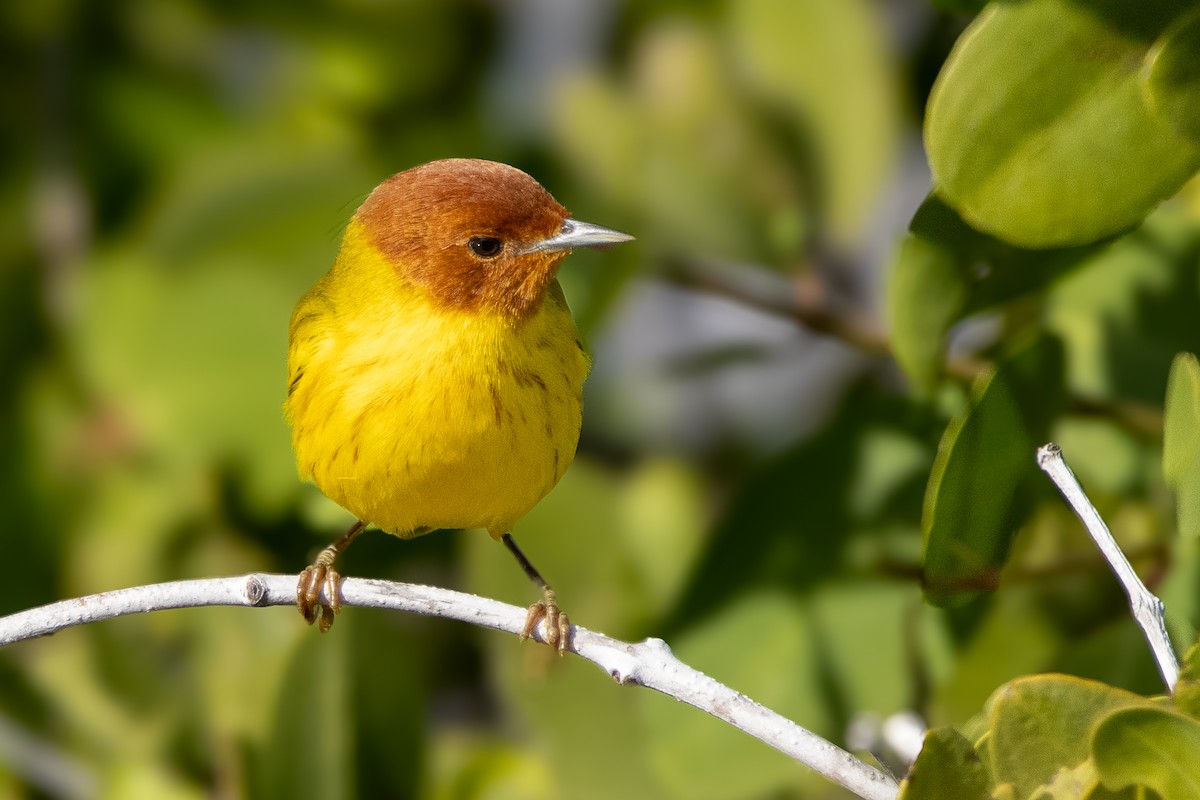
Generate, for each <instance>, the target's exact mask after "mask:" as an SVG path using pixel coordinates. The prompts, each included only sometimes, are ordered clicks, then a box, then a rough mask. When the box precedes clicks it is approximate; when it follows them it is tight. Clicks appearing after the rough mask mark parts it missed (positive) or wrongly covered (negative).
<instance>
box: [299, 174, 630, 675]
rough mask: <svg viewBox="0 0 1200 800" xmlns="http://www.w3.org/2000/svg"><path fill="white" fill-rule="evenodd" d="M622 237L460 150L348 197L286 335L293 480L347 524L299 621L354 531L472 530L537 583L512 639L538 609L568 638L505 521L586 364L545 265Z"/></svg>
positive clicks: (551, 441)
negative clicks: (360, 197)
mask: <svg viewBox="0 0 1200 800" xmlns="http://www.w3.org/2000/svg"><path fill="white" fill-rule="evenodd" d="M632 238H633V237H632V236H629V235H627V234H624V233H620V232H618V231H614V230H610V229H608V228H602V227H600V226H599V225H592V224H590V223H586V222H580V221H578V220H575V219H573V218H571V216H570V215H569V214H568V213H567V210H566V209H565V208H563V207H562V206H561V205H559V204H558V203H557V202H556V201H555V200H554V198H553V197H551V196H550V193H549V192H547V191H546V190H545V189H543V188H542V187H541V185H539V184H538V182H537V181H535V180H534V179H533V178H531V177H530V176H529V175H526V174H525V173H524V172H522V171H520V170H518V169H515V168H514V167H510V166H507V165H505V164H498V163H496V162H492V161H481V160H475V159H448V160H445V161H434V162H432V163H429V164H425V165H422V166H419V167H414V168H413V169H409V170H406V171H404V172H401V173H399V174H397V175H393V176H392V177H391V178H389V179H388V180H386V181H384V182H383V183H382V184H380V185H379V186H378V187H376V189H375V190H374V191H373V192H372V193H371V195H370V196H369V197H368V198H367V199H366V201H365V202H364V203H363V204H362V206H360V207H359V209H358V210H357V211H356V212H355V214H354V217H353V219H351V220H350V223H349V226H348V227H347V229H346V232H345V235H344V237H343V239H342V246H341V250H340V251H339V253H338V256H337V260H336V261H335V262H334V264H333V267H332V269H330V270H329V272H328V273H326V274H325V275H324V276H323V277H322V278H321V279H320V280H318V281H317V283H316V285H315V286H313V288H312V289H310V290H309V291H308V293H307V294H305V295H304V297H302V298H301V299H300V302H299V303H298V304H297V305H296V309H295V311H294V312H293V313H292V319H291V328H290V336H289V345H288V381H289V383H288V397H287V403H286V405H285V412H286V415H287V418H288V421H289V423H290V424H291V427H292V447H293V449H294V450H295V453H296V462H297V465H298V467H299V470H300V475H301V477H302V478H304V479H309V480H312V481H313V482H314V483H316V485H317V486H318V487H319V488H320V489H321V491H322V492H324V493H325V495H326V496H328V497H329V498H330V499H332V500H333V501H334V502H336V503H338V504H339V505H341V506H342V507H344V508H345V509H347V510H348V511H350V512H351V513H352V514H354V516H355V517H357V518H358V520H359V521H358V522H357V523H355V525H354V526H352V527H351V529H350V530H349V531H348V532H347V533H346V534H345V535H344V536H343V537H342V538H341V539H339V540H338V541H336V542H334V543H333V544H331V545H330V546H329V547H327V548H325V550H323V551H322V552H321V554H320V555H319V556H318V557H317V559H316V561H315V562H314V563H313V564H312V566H310V567H308V568H307V569H306V570H304V572H302V573H301V574H300V580H299V584H298V586H297V590H296V604H297V606H298V607H299V609H300V612H301V613H302V614H303V615H304V618H305V619H306V620H307V621H308V622H309V623H310V624H311V623H312V622H313V621H315V620H318V619H319V620H320V624H319V627H320V629H321V630H322V631H324V630H328V628H329V626H330V625H331V624H332V623H333V618H334V614H335V613H337V611H338V609H339V604H340V599H339V595H338V586H337V584H338V580H339V576H338V574H337V573H336V572H335V571H334V570H333V569H332V564H333V561H334V559H335V558H336V557H337V555H338V554H339V553H340V552H341V551H342V550H344V549H345V548H346V546H347V545H349V544H350V542H351V541H352V540H353V539H354V538H355V537H356V536H358V534H359V533H361V532H362V530H363V529H364V528H366V527H367V526H368V525H375V526H377V527H379V528H381V529H383V530H384V531H387V532H388V533H391V534H394V535H396V536H399V537H400V538H403V539H408V538H412V537H415V536H420V535H421V534H424V533H428V532H430V531H433V530H437V529H439V528H483V529H486V530H487V531H488V532H489V533H490V534H491V535H492V537H493V538H496V539H499V540H501V541H503V542H504V544H505V545H506V546H507V547H508V549H509V550H511V551H512V553H513V555H514V556H516V558H517V560H518V562H519V563H520V564H521V567H522V568H523V569H524V570H525V572H526V574H527V575H528V576H529V577H530V578H531V579H532V580H533V581H534V583H536V584H537V586H538V587H539V588H540V589H541V590H542V599H541V600H539V601H538V602H536V603H534V604H533V605H531V606H530V607H529V614H528V617H527V620H526V624H525V628H524V632H523V638H527V637H528V636H529V635H530V633H531V632H532V631H533V630H534V628H535V627H536V626H537V625H538V623H539V622H540V621H541V620H543V619H545V621H546V639H547V641H548V642H549V643H550V645H551V646H554V647H557V648H558V649H559V651H560V652H562V651H563V650H565V649H566V648H567V646H568V640H569V636H570V626H569V622H568V620H567V616H566V614H564V613H561V612H560V610H559V608H558V605H557V599H556V597H555V593H554V591H553V589H551V588H550V586H549V584H547V583H546V581H545V580H543V579H542V577H541V575H540V574H538V572H537V570H536V569H535V568H534V567H533V565H532V564H530V562H529V560H528V559H526V558H525V556H524V555H523V554H522V553H521V551H520V549H518V548H517V545H516V543H515V542H514V541H513V539H512V535H511V533H510V531H511V530H512V527H513V524H514V523H515V522H516V521H517V520H518V519H520V518H521V517H522V516H524V515H525V514H526V513H527V512H528V511H529V510H530V509H531V508H533V507H534V506H535V505H536V504H537V503H538V501H540V500H541V499H542V498H543V497H545V496H546V494H547V493H548V492H549V491H550V490H551V489H552V488H554V485H555V484H556V483H558V481H559V479H560V478H562V476H563V473H564V472H565V471H566V469H567V467H568V466H569V465H570V464H571V461H572V460H573V459H574V458H575V448H576V445H577V444H578V442H579V428H580V424H581V420H582V409H583V401H582V387H583V381H584V378H585V377H586V376H587V372H588V368H589V366H590V361H589V358H588V356H587V354H586V353H585V352H584V350H583V347H582V345H581V344H580V342H579V337H578V334H577V333H576V330H575V323H574V321H573V320H572V318H571V313H570V311H569V310H568V308H567V303H566V300H565V298H564V297H563V292H562V289H561V287H560V286H559V284H558V281H557V280H556V278H555V274H556V272H557V271H558V266H559V264H560V263H561V262H562V260H563V258H564V257H566V256H567V255H568V254H569V253H570V252H571V250H572V249H574V248H576V247H594V246H603V245H611V244H616V243H618V242H625V241H629V240H631V239H632ZM322 588H324V589H325V598H326V599H325V602H324V603H321V602H320V595H321V590H322Z"/></svg>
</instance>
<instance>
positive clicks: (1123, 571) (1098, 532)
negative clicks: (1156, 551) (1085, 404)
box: [1037, 442, 1179, 692]
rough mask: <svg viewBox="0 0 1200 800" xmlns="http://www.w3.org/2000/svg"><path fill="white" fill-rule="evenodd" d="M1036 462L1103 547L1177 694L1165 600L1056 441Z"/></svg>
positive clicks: (1175, 664)
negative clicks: (1111, 527) (1125, 549)
mask: <svg viewBox="0 0 1200 800" xmlns="http://www.w3.org/2000/svg"><path fill="white" fill-rule="evenodd" d="M1037 460H1038V466H1039V467H1041V468H1042V471H1043V472H1045V473H1046V474H1047V475H1049V476H1050V480H1052V481H1054V485H1055V486H1057V487H1058V490H1059V491H1060V492H1062V494H1063V497H1065V498H1066V499H1067V502H1068V503H1070V504H1071V508H1073V509H1074V510H1075V514H1076V515H1077V516H1078V517H1079V519H1080V520H1081V521H1082V522H1083V525H1084V527H1085V528H1087V530H1088V533H1090V534H1091V536H1092V539H1094V540H1095V542H1096V546H1097V547H1099V548H1100V552H1101V553H1103V554H1104V558H1105V559H1107V561H1108V563H1109V565H1110V566H1111V567H1112V570H1113V572H1114V573H1116V575H1117V580H1118V581H1120V582H1121V586H1122V587H1124V589H1125V594H1127V595H1129V608H1130V610H1132V611H1133V618H1134V620H1136V621H1137V624H1138V625H1139V626H1141V628H1142V632H1143V633H1144V634H1145V636H1146V641H1147V642H1148V643H1149V644H1150V650H1151V651H1152V652H1153V653H1154V660H1155V661H1156V662H1158V671H1159V672H1160V673H1162V677H1163V681H1164V682H1166V684H1167V691H1169V692H1174V691H1175V683H1176V681H1178V680H1179V661H1178V660H1177V659H1176V658H1175V651H1174V650H1173V649H1172V648H1171V639H1170V637H1168V635H1167V623H1166V616H1165V614H1164V610H1163V604H1162V601H1161V600H1159V599H1158V598H1157V597H1155V596H1154V594H1153V593H1152V592H1151V591H1150V590H1149V589H1147V588H1146V585H1145V584H1144V583H1142V581H1141V579H1140V578H1138V576H1137V573H1136V572H1134V571H1133V566H1132V565H1130V563H1129V559H1128V558H1126V557H1125V553H1123V552H1122V551H1121V548H1120V547H1119V546H1118V545H1117V542H1116V540H1115V539H1113V535H1112V533H1111V532H1110V531H1109V530H1108V526H1107V525H1105V524H1104V520H1102V519H1101V518H1100V513H1099V512H1098V511H1096V507H1095V506H1093V505H1092V503H1091V501H1090V500H1088V498H1087V495H1086V494H1084V491H1083V487H1082V486H1080V485H1079V480H1078V479H1077V478H1076V477H1075V473H1073V472H1072V471H1071V468H1070V467H1069V466H1067V462H1066V461H1065V460H1064V459H1063V455H1062V448H1060V447H1059V446H1058V445H1056V444H1054V443H1053V442H1051V443H1050V444H1045V445H1042V446H1041V447H1039V448H1038V451H1037Z"/></svg>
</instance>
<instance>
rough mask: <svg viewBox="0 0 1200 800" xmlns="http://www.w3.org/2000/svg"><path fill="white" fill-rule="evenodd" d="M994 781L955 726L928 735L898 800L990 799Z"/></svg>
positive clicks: (905, 780)
mask: <svg viewBox="0 0 1200 800" xmlns="http://www.w3.org/2000/svg"><path fill="white" fill-rule="evenodd" d="M990 787H991V781H990V780H989V778H988V773H987V768H986V767H984V765H983V762H981V761H980V760H979V756H978V755H976V753H975V750H974V748H972V747H971V743H970V742H968V741H967V740H966V738H964V737H963V735H962V734H961V733H959V732H958V731H956V730H954V729H953V728H938V729H937V730H932V731H929V733H927V734H925V743H924V744H923V745H922V746H921V754H920V755H918V756H917V760H916V763H914V764H913V765H912V769H910V770H909V772H908V776H907V777H905V779H904V781H903V782H902V783H901V784H900V795H899V798H898V800H987V798H989V797H990V796H991V795H990V790H991V789H990Z"/></svg>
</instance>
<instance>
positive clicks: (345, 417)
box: [289, 312, 587, 536]
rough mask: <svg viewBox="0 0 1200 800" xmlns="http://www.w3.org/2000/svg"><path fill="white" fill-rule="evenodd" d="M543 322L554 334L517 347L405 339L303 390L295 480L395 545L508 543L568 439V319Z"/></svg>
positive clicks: (460, 339)
mask: <svg viewBox="0 0 1200 800" xmlns="http://www.w3.org/2000/svg"><path fill="white" fill-rule="evenodd" d="M547 313H549V312H547ZM564 316H565V315H564ZM541 322H542V323H546V322H551V323H555V324H550V325H545V324H543V325H535V327H534V328H533V329H531V330H527V331H525V335H520V336H518V335H511V334H508V333H505V332H503V331H496V330H493V331H488V330H482V331H480V330H478V329H477V326H476V329H472V330H470V331H463V330H459V329H456V328H450V329H447V328H445V327H443V326H435V328H432V329H425V330H417V331H410V332H409V335H408V336H406V337H401V339H402V340H401V341H395V340H394V339H393V341H392V348H391V351H390V352H391V353H392V355H390V356H388V357H382V358H377V359H374V360H367V361H366V362H361V363H360V364H359V366H357V367H348V366H343V367H342V374H341V375H340V378H341V379H340V380H333V381H325V382H323V383H322V384H316V385H313V386H310V387H305V389H306V392H305V393H302V394H306V395H307V396H303V397H300V398H299V399H298V400H297V402H295V403H290V404H289V410H290V412H291V414H292V417H293V425H294V431H295V432H296V433H295V434H294V444H295V447H296V454H297V460H298V463H299V466H300V470H301V473H302V474H305V475H306V476H311V478H312V480H313V481H314V482H315V483H316V484H317V486H318V487H320V489H321V490H322V491H323V492H324V493H325V494H326V495H327V496H329V498H330V499H332V500H334V501H335V502H337V503H338V504H340V505H341V506H343V507H344V508H346V509H347V510H349V511H350V512H351V513H353V514H355V515H356V516H357V517H358V518H359V519H362V520H365V521H367V522H369V523H371V524H374V525H377V526H378V527H380V528H382V529H384V530H386V531H388V532H390V533H394V534H397V535H399V536H415V535H418V534H419V533H423V532H425V531H426V530H432V529H437V528H486V529H488V530H489V531H490V532H491V533H492V534H493V535H494V536H499V535H500V534H501V533H504V532H506V531H508V530H510V529H511V527H512V525H513V523H514V522H516V520H517V519H519V518H520V517H521V516H523V515H524V514H525V513H526V512H528V511H529V510H530V509H531V508H533V506H534V505H536V504H537V502H538V501H539V500H541V499H542V498H543V497H544V496H545V495H546V494H547V493H548V492H549V491H550V490H551V489H552V488H553V487H554V485H555V484H556V483H557V482H558V480H559V478H561V477H562V474H563V472H564V471H565V470H566V468H567V467H568V466H569V464H570V463H571V461H572V459H573V458H574V456H575V447H576V445H577V443H578V439H579V428H580V421H581V415H582V396H581V390H582V383H583V378H584V376H585V374H586V371H587V359H586V356H584V355H583V353H582V352H581V351H580V350H579V348H578V344H577V342H576V339H575V334H574V326H573V324H571V323H570V319H569V317H566V318H565V322H566V326H565V327H564V326H563V324H562V323H563V322H564V320H561V319H557V315H556V318H555V319H551V320H541ZM426 327H427V328H428V326H426ZM539 328H541V329H542V330H539ZM403 339H407V341H404V340H403ZM409 353H411V354H414V355H413V356H408V355H406V354H409ZM417 354H419V358H417V357H416V355H417ZM343 355H344V353H343ZM340 363H341V364H342V365H346V364H347V363H348V362H347V360H346V359H344V358H343V359H341V360H340ZM349 363H353V359H351V360H350V361H349ZM325 370H326V371H328V370H334V371H337V370H339V367H338V366H336V365H333V364H330V365H327V366H326V368H325ZM326 374H328V372H326ZM360 387H371V389H370V390H369V391H367V390H362V389H361V388H360ZM300 431H305V435H298V434H299V432H300ZM314 434H315V435H314Z"/></svg>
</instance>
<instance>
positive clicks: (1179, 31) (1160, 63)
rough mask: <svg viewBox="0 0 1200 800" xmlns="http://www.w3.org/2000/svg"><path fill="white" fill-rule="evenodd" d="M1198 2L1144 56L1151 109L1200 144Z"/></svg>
mask: <svg viewBox="0 0 1200 800" xmlns="http://www.w3.org/2000/svg"><path fill="white" fill-rule="evenodd" d="M1198 53H1200V6H1197V7H1196V8H1194V9H1192V11H1191V12H1190V13H1187V14H1184V15H1182V16H1181V17H1180V18H1179V19H1178V20H1177V21H1176V22H1175V24H1174V25H1172V26H1171V27H1170V28H1168V29H1167V31H1166V33H1164V34H1163V35H1162V37H1161V38H1159V40H1158V41H1157V42H1155V44H1154V47H1153V48H1151V50H1150V52H1149V53H1148V54H1147V56H1146V63H1145V66H1144V71H1143V75H1144V80H1145V84H1144V89H1145V92H1146V98H1147V103H1148V104H1149V106H1150V109H1151V110H1152V111H1153V112H1155V113H1156V114H1158V115H1159V116H1160V117H1161V118H1162V119H1164V120H1166V122H1167V124H1168V125H1169V126H1171V129H1172V130H1174V131H1175V133H1176V134H1178V135H1179V136H1180V137H1181V138H1184V139H1187V140H1188V141H1190V142H1191V143H1192V144H1194V145H1200V58H1197V54H1198Z"/></svg>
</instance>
